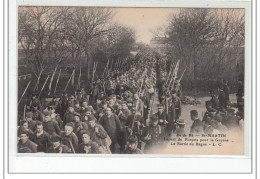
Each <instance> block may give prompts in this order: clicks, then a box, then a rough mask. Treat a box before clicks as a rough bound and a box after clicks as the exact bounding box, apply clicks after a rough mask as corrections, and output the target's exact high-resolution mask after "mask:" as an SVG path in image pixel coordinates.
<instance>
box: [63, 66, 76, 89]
mask: <svg viewBox="0 0 260 179" xmlns="http://www.w3.org/2000/svg"><path fill="white" fill-rule="evenodd" d="M73 73H74V70H73V71H72V74H71V76H70V79H69V81H68V82H67V84H66V87H65V89H64V91H66V89H67V87H68V86H69V83H70V80H71V78H72V76H73Z"/></svg>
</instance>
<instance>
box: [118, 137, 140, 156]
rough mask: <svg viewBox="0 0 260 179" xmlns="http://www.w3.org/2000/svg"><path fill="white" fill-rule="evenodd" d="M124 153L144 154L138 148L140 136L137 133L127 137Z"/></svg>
mask: <svg viewBox="0 0 260 179" xmlns="http://www.w3.org/2000/svg"><path fill="white" fill-rule="evenodd" d="M123 153H124V154H143V152H142V151H141V150H140V149H139V148H138V138H137V136H135V135H131V136H129V137H128V139H127V143H126V148H125V150H124V152H123Z"/></svg>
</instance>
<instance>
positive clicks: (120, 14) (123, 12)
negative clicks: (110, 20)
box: [114, 8, 177, 44]
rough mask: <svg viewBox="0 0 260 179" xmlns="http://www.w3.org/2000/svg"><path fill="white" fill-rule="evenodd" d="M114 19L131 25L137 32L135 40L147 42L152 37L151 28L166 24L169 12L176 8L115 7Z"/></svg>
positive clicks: (174, 10)
mask: <svg viewBox="0 0 260 179" xmlns="http://www.w3.org/2000/svg"><path fill="white" fill-rule="evenodd" d="M115 11H116V15H115V19H114V20H115V21H116V22H118V23H120V24H123V25H127V26H130V27H133V28H134V29H135V30H136V32H137V42H144V43H147V44H149V43H150V40H151V39H152V33H151V32H150V31H151V29H155V28H156V27H158V26H162V25H166V24H167V22H168V21H167V19H168V17H169V15H170V14H172V13H174V12H176V11H177V9H176V8H115Z"/></svg>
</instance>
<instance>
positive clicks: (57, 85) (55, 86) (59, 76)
mask: <svg viewBox="0 0 260 179" xmlns="http://www.w3.org/2000/svg"><path fill="white" fill-rule="evenodd" d="M60 73H61V69H60V72H59V75H58V78H57V82H56V86H55V89H54V92H53V95H55V92H56V89H57V86H58V83H59V80H60Z"/></svg>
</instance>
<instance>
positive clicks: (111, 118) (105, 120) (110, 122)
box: [99, 107, 122, 153]
mask: <svg viewBox="0 0 260 179" xmlns="http://www.w3.org/2000/svg"><path fill="white" fill-rule="evenodd" d="M99 123H100V124H101V125H102V126H103V127H104V129H105V131H106V132H107V134H108V135H109V137H110V139H111V140H112V143H111V145H110V150H111V152H112V153H115V152H116V144H117V143H118V134H119V132H120V131H122V126H121V123H120V121H119V118H118V116H117V115H115V114H113V113H112V110H111V108H109V107H107V109H106V114H105V115H104V116H102V117H101V119H100V121H99Z"/></svg>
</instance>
